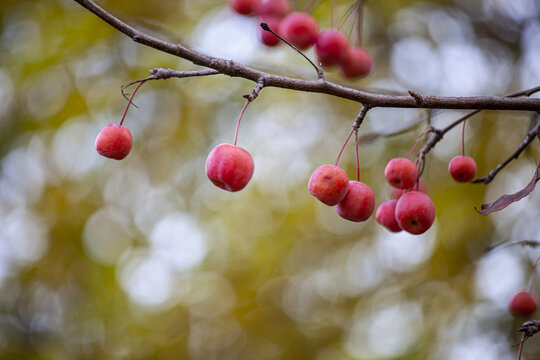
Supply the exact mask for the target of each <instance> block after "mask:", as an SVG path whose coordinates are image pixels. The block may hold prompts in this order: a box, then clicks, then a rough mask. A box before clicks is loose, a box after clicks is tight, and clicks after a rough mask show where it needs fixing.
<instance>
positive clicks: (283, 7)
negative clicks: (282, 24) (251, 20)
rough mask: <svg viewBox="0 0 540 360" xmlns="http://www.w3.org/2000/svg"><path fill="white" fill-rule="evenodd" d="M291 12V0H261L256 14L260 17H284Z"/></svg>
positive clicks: (256, 6)
mask: <svg viewBox="0 0 540 360" xmlns="http://www.w3.org/2000/svg"><path fill="white" fill-rule="evenodd" d="M290 12H291V3H290V1H289V0H259V1H257V4H256V5H255V14H256V15H258V16H277V17H280V18H282V17H284V16H285V15H287V14H288V13H290Z"/></svg>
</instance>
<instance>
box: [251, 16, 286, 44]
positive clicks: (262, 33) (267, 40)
mask: <svg viewBox="0 0 540 360" xmlns="http://www.w3.org/2000/svg"><path fill="white" fill-rule="evenodd" d="M261 22H264V23H266V25H268V26H269V27H270V29H272V31H274V32H275V33H277V34H280V35H281V32H280V30H279V28H280V26H279V24H280V23H281V20H280V18H278V17H277V16H266V17H264V18H259V21H258V23H261ZM257 28H258V34H259V39H260V40H261V42H262V43H263V44H264V45H266V46H276V45H279V42H280V41H281V40H279V38H278V37H277V36H276V35H274V34H272V33H271V32H270V31H266V30H264V29H263V28H262V27H260V26H257Z"/></svg>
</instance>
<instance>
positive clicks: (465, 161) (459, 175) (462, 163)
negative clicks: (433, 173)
mask: <svg viewBox="0 0 540 360" xmlns="http://www.w3.org/2000/svg"><path fill="white" fill-rule="evenodd" d="M448 172H449V173H450V175H451V176H452V178H453V179H454V180H455V181H457V182H467V181H470V180H472V179H473V178H474V176H475V175H476V162H475V161H474V159H473V158H471V157H469V156H456V157H454V158H453V159H452V160H450V163H449V164H448Z"/></svg>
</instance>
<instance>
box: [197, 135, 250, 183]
mask: <svg viewBox="0 0 540 360" xmlns="http://www.w3.org/2000/svg"><path fill="white" fill-rule="evenodd" d="M254 168H255V166H254V164H253V158H252V157H251V155H250V154H249V153H248V152H247V151H246V150H244V149H242V148H241V147H238V146H235V145H231V144H220V145H218V146H216V147H215V148H213V149H212V151H211V152H210V154H209V155H208V158H207V159H206V175H207V176H208V178H209V179H210V181H212V182H213V183H214V185H216V186H217V187H219V188H221V189H223V190H227V191H231V192H235V191H239V190H242V189H243V188H244V187H245V186H246V185H247V184H248V182H249V180H250V179H251V177H252V176H253V170H254Z"/></svg>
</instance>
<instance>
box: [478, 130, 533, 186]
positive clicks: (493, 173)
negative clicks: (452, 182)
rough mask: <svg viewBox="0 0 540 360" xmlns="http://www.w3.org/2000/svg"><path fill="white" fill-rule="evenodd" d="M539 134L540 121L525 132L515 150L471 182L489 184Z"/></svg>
mask: <svg viewBox="0 0 540 360" xmlns="http://www.w3.org/2000/svg"><path fill="white" fill-rule="evenodd" d="M538 135H540V122H538V124H536V126H535V127H534V128H533V129H532V130H531V131H529V132H528V133H527V136H525V139H523V142H522V143H521V144H519V147H518V148H517V150H516V151H515V152H514V153H513V154H512V155H510V157H508V158H507V159H506V160H504V161H503V162H502V163H500V164H499V165H497V167H496V168H495V169H493V170H491V171H490V172H489V174H487V175H486V176H482V177H479V178H478V179H476V180H474V181H473V183H484V184H486V185H487V184H489V183H490V182H491V181H492V180H493V179H494V178H495V176H496V175H497V174H498V173H499V171H501V170H502V169H503V168H504V167H505V166H506V165H508V164H509V163H510V162H511V161H512V160H515V159H517V158H518V157H519V155H520V154H521V153H522V152H523V150H525V149H526V148H527V146H529V144H530V143H531V142H532V141H533V140H534V139H535V138H536V136H538Z"/></svg>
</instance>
